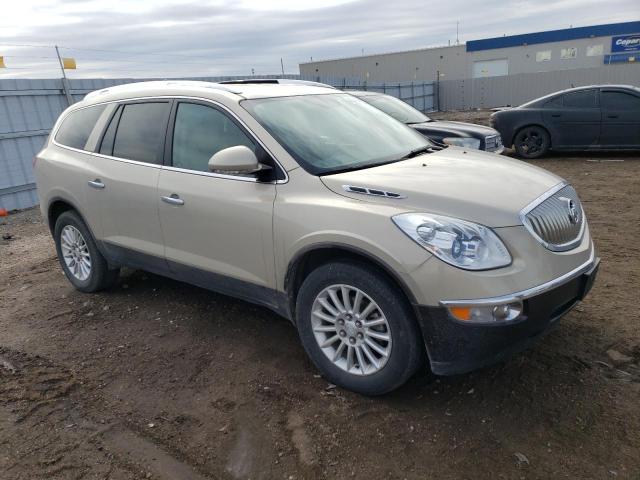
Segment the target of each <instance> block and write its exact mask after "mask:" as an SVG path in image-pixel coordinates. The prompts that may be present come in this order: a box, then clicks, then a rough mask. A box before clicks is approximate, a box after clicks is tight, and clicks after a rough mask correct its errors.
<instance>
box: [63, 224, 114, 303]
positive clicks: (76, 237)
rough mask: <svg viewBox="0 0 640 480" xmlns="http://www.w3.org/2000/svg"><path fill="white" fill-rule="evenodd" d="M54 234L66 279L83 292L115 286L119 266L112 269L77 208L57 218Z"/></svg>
mask: <svg viewBox="0 0 640 480" xmlns="http://www.w3.org/2000/svg"><path fill="white" fill-rule="evenodd" d="M53 238H54V240H55V243H56V251H57V253H58V260H59V261H60V265H61V266H62V270H63V271H64V274H65V275H66V277H67V279H68V280H69V281H70V282H71V283H72V284H73V286H74V287H75V288H76V289H78V290H80V291H81V292H87V293H89V292H97V291H99V290H103V289H105V288H108V287H110V286H112V285H113V284H114V283H115V282H116V280H117V279H118V275H119V273H120V269H109V265H108V264H107V261H106V260H105V258H104V257H103V256H102V254H101V253H100V251H99V250H98V247H97V246H96V242H95V240H94V238H93V235H91V232H90V231H89V228H88V227H87V226H86V225H85V223H84V221H83V220H82V219H81V218H80V216H79V215H78V214H77V213H76V212H74V211H66V212H64V213H62V214H61V215H60V216H59V217H58V219H57V220H56V224H55V228H54V232H53Z"/></svg>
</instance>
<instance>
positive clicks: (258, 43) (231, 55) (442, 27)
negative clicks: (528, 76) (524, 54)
mask: <svg viewBox="0 0 640 480" xmlns="http://www.w3.org/2000/svg"><path fill="white" fill-rule="evenodd" d="M22 3H29V5H28V6H26V5H25V6H23V5H22V4H20V2H11V6H9V7H8V12H5V13H4V14H3V18H2V19H0V55H5V56H6V57H7V58H6V63H7V64H8V65H9V66H14V67H18V68H17V69H15V70H14V69H7V70H6V71H0V78H7V77H8V76H18V75H19V76H25V77H56V76H59V71H56V68H57V64H56V61H57V60H56V59H55V57H54V55H55V52H54V51H53V49H51V48H27V47H9V46H3V45H2V44H13V45H16V44H29V45H54V44H57V45H60V46H62V47H64V48H61V52H62V54H63V55H64V56H72V57H75V58H76V60H77V63H78V70H76V71H73V72H69V76H70V77H72V78H91V77H94V78H95V77H111V76H119V77H154V76H162V77H170V76H205V75H248V74H250V73H251V70H252V69H253V70H254V71H255V72H256V74H259V75H266V74H269V73H278V72H279V71H280V58H283V61H284V64H285V69H286V71H287V73H297V71H298V64H299V63H300V62H304V61H308V60H309V59H310V58H311V57H313V58H314V59H324V58H336V57H346V56H354V55H361V54H362V52H363V50H364V52H365V53H377V52H388V51H398V50H405V49H413V48H421V47H425V46H433V45H446V44H447V42H448V41H452V42H453V41H454V40H455V35H456V21H459V22H460V40H461V41H465V40H473V39H479V38H487V37H493V36H501V35H503V34H507V35H509V34H517V33H527V32H532V31H540V30H552V29H556V28H566V27H569V25H573V26H584V25H591V24H599V23H612V22H619V21H629V20H633V19H637V18H640V4H638V2H637V1H636V0H632V1H619V2H617V3H616V9H615V10H613V9H610V10H611V11H607V17H606V18H604V17H603V12H602V2H601V1H600V0H554V1H549V0H536V1H533V0H508V1H500V0H485V1H483V2H479V1H462V0H449V1H447V2H425V1H424V0H406V1H401V2H389V1H388V0H352V1H349V0H324V1H315V2H313V4H312V5H311V6H306V4H305V3H304V2H301V1H300V0H297V1H294V0H280V1H275V0H272V1H271V2H264V0H262V1H258V0H245V1H243V2H237V1H230V0H218V1H209V2H204V1H198V2H195V1H178V0H163V1H153V0H141V1H136V2H130V1H125V0H109V1H107V0H91V1H84V2H80V1H77V0H33V1H32V2H22ZM265 5H266V6H268V7H269V8H267V7H265ZM6 8H7V6H5V9H6ZM103 50H109V51H103ZM38 56H40V57H51V58H33V57H38Z"/></svg>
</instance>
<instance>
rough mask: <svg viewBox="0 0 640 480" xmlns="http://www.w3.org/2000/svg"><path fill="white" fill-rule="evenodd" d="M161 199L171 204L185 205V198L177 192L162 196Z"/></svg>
mask: <svg viewBox="0 0 640 480" xmlns="http://www.w3.org/2000/svg"><path fill="white" fill-rule="evenodd" d="M160 199H161V200H162V201H163V202H165V203H168V204H169V205H184V200H182V199H181V198H180V197H179V196H178V195H177V194H175V193H172V194H171V195H170V196H168V197H160Z"/></svg>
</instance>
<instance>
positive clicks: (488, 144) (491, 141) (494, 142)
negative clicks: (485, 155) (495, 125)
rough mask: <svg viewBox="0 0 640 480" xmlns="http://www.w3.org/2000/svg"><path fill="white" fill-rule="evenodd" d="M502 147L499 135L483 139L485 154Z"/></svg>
mask: <svg viewBox="0 0 640 480" xmlns="http://www.w3.org/2000/svg"><path fill="white" fill-rule="evenodd" d="M501 147H502V139H501V138H500V135H489V136H488V137H485V139H484V149H485V150H486V151H487V152H493V151H495V150H498V149H499V148H501Z"/></svg>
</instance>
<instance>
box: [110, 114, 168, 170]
mask: <svg viewBox="0 0 640 480" xmlns="http://www.w3.org/2000/svg"><path fill="white" fill-rule="evenodd" d="M168 114H169V103H167V102H162V103H161V102H157V103H156V102H147V103H132V104H129V105H125V106H124V108H123V110H122V114H121V115H120V121H119V122H118V130H117V131H116V134H115V139H114V141H113V156H114V157H118V158H126V159H128V160H137V161H139V162H146V163H156V164H160V163H162V149H163V146H164V135H165V131H166V126H167V117H168ZM109 127H111V125H109Z"/></svg>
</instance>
